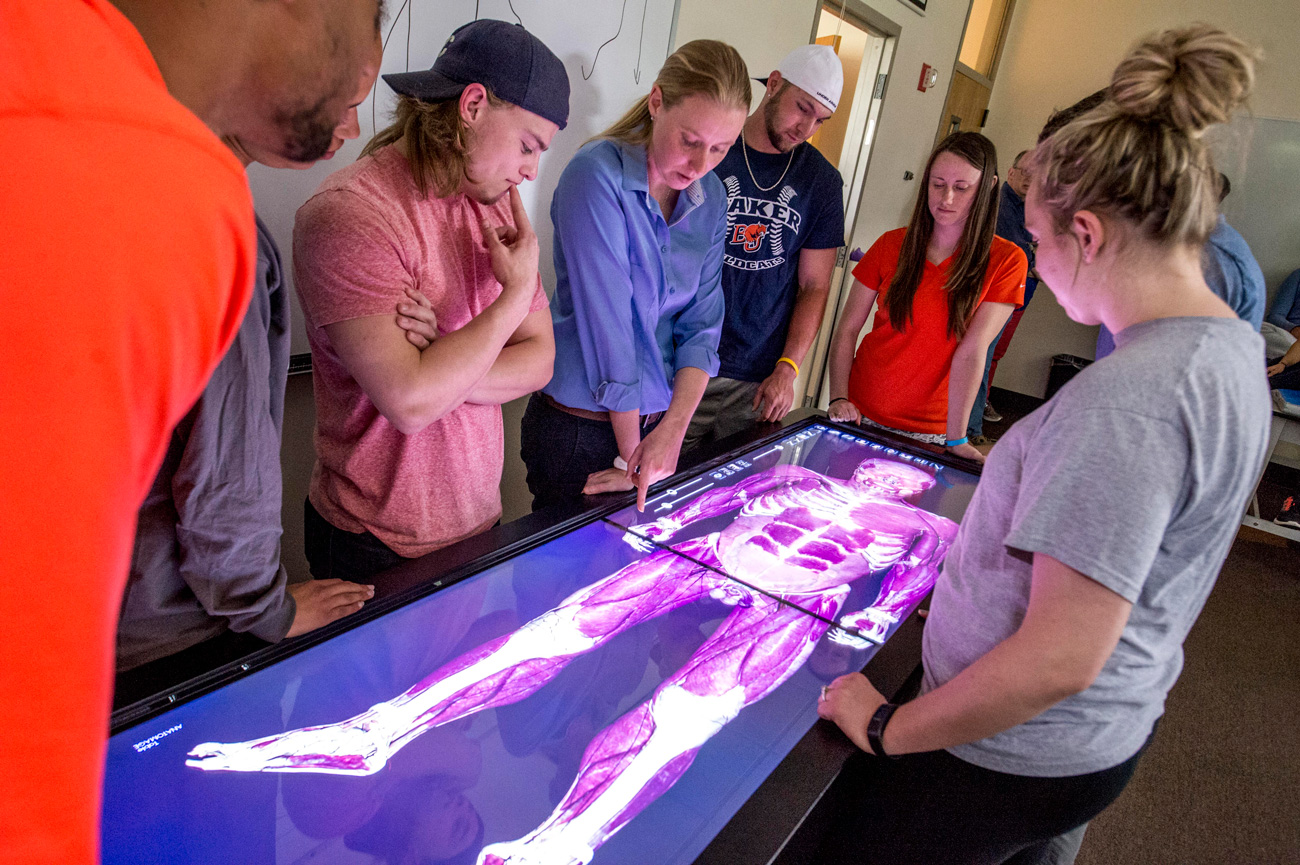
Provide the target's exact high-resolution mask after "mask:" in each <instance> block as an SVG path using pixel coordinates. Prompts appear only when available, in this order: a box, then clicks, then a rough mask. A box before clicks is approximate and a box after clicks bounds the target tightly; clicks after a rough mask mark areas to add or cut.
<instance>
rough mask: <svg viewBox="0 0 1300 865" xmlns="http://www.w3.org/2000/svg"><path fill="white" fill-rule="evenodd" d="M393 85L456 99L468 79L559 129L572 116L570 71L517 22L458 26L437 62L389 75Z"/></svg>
mask: <svg viewBox="0 0 1300 865" xmlns="http://www.w3.org/2000/svg"><path fill="white" fill-rule="evenodd" d="M384 81H385V82H386V83H387V84H388V86H389V87H391V88H393V90H394V91H395V92H397V93H400V94H401V95H403V96H410V97H412V98H413V99H419V100H421V101H424V102H438V101H440V100H443V99H452V98H455V97H457V96H459V95H460V94H461V91H463V90H464V89H465V88H466V87H468V86H469V85H470V84H482V85H483V86H485V87H487V88H488V89H489V90H491V91H492V93H493V95H494V96H496V97H498V98H500V99H504V100H505V101H507V102H509V103H511V104H512V105H518V106H519V107H520V108H522V109H524V110H525V111H531V112H532V113H534V114H536V115H537V116H538V117H544V118H546V119H547V120H549V121H551V122H552V123H554V124H556V125H557V126H559V127H560V128H561V129H563V128H564V127H565V124H567V123H568V122H569V74H568V73H567V72H565V71H564V64H563V63H561V62H560V58H558V57H556V56H555V54H553V53H552V52H551V49H549V48H547V47H546V46H545V45H544V44H542V40H540V39H538V38H537V37H536V36H534V35H533V34H531V33H529V32H528V31H527V30H525V29H524V28H523V27H521V26H520V25H518V24H511V23H509V22H506V21H496V20H493V19H490V18H483V19H480V20H478V21H473V22H471V23H469V24H466V25H464V26H463V27H459V28H457V29H456V32H455V33H452V34H451V36H450V37H449V38H448V39H447V44H446V45H443V46H442V51H440V52H439V53H438V59H437V60H435V61H434V62H433V68H432V69H429V70H427V71H424V72H397V73H394V74H392V75H385V76H384Z"/></svg>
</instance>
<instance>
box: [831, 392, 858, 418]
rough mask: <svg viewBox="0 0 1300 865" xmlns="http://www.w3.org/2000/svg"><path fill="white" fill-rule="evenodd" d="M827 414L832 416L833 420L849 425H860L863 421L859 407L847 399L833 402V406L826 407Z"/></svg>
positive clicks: (841, 398)
mask: <svg viewBox="0 0 1300 865" xmlns="http://www.w3.org/2000/svg"><path fill="white" fill-rule="evenodd" d="M826 413H827V414H828V415H830V418H831V420H838V421H847V422H848V423H860V422H861V421H862V412H860V411H858V407H857V406H855V405H854V404H853V402H852V401H851V400H849V399H847V398H845V397H840V398H837V399H833V400H831V404H830V405H828V406H827V407H826Z"/></svg>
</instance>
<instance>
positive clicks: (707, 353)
mask: <svg viewBox="0 0 1300 865" xmlns="http://www.w3.org/2000/svg"><path fill="white" fill-rule="evenodd" d="M673 363H674V367H673V369H674V371H679V370H681V369H682V368H683V367H688V366H693V367H696V368H697V369H702V370H704V371H705V372H707V373H708V374H709V378H713V377H714V376H716V375H717V374H718V365H719V361H718V352H717V351H716V350H714V349H711V348H709V347H708V346H703V345H683V346H679V347H678V348H677V351H676V352H675V353H674V358H673Z"/></svg>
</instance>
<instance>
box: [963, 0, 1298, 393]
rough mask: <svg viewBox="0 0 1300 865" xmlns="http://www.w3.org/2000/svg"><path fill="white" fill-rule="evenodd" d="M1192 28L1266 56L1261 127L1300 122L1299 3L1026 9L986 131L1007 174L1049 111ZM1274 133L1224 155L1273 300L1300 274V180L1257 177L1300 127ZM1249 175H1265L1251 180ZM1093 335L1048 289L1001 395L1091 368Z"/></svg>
mask: <svg viewBox="0 0 1300 865" xmlns="http://www.w3.org/2000/svg"><path fill="white" fill-rule="evenodd" d="M1195 21H1206V22H1209V23H1211V24H1216V25H1218V26H1221V27H1224V28H1225V29H1227V30H1229V31H1231V32H1233V33H1235V34H1237V35H1238V36H1240V37H1242V38H1243V39H1245V40H1247V41H1248V42H1250V43H1253V44H1255V45H1258V46H1260V47H1262V49H1263V51H1264V54H1265V61H1264V62H1263V63H1262V64H1261V65H1260V67H1259V70H1258V73H1259V77H1258V82H1257V87H1256V93H1255V98H1254V100H1253V110H1254V113H1255V115H1256V116H1258V117H1263V118H1278V119H1281V120H1283V121H1297V120H1300V64H1297V63H1295V62H1294V59H1293V56H1292V55H1293V53H1294V48H1293V43H1294V40H1295V37H1296V35H1297V34H1298V33H1300V3H1297V2H1296V0H1250V2H1248V3H1241V2H1237V0H1146V2H1142V3H1133V2H1132V0H1089V2H1087V3H1080V2H1078V0H1018V2H1017V3H1016V8H1015V12H1014V17H1013V19H1012V22H1011V27H1010V31H1009V32H1008V36H1007V43H1006V46H1005V48H1004V50H1003V55H1002V61H1001V64H1000V65H999V68H998V73H997V80H996V83H995V85H994V88H993V97H992V99H991V100H990V102H989V122H988V126H987V127H985V129H984V133H985V134H986V135H988V136H989V137H990V138H991V139H993V142H994V143H995V144H996V145H997V146H998V152H999V156H1000V157H1001V159H1002V162H1003V170H1004V171H1005V169H1006V167H1007V163H1008V162H1009V161H1010V158H1011V157H1012V156H1014V155H1015V154H1016V152H1017V151H1019V150H1022V149H1024V148H1026V147H1030V146H1032V145H1033V144H1034V141H1035V139H1036V138H1037V135H1038V130H1039V129H1040V128H1041V127H1042V124H1043V122H1044V121H1045V120H1046V119H1047V117H1048V116H1049V115H1050V114H1051V113H1052V111H1053V110H1055V109H1058V108H1064V107H1066V106H1068V105H1070V104H1072V103H1074V102H1075V101H1076V100H1078V99H1080V98H1082V97H1084V96H1086V95H1088V94H1089V93H1092V92H1093V91H1095V90H1097V89H1099V88H1101V87H1104V86H1106V84H1107V83H1109V80H1110V74H1111V71H1112V70H1113V69H1114V67H1115V65H1116V64H1117V63H1118V62H1119V61H1120V59H1121V58H1122V57H1123V56H1124V54H1125V53H1126V52H1127V50H1128V49H1129V48H1130V47H1131V46H1132V45H1133V43H1135V42H1136V41H1137V40H1138V39H1139V38H1141V37H1142V36H1144V35H1146V34H1148V33H1151V32H1154V31H1157V30H1160V29H1163V28H1167V27H1174V26H1179V25H1184V24H1188V23H1191V22H1195ZM1269 126H1270V128H1269V130H1268V131H1269V135H1268V136H1266V137H1260V138H1259V139H1255V140H1252V139H1251V138H1249V137H1245V138H1242V137H1236V138H1235V139H1233V138H1225V139H1221V141H1224V142H1226V145H1227V146H1224V147H1221V148H1219V152H1220V153H1221V158H1220V160H1219V165H1220V168H1221V169H1222V170H1223V171H1224V173H1225V174H1227V175H1228V176H1229V178H1231V179H1232V182H1233V194H1232V196H1231V197H1230V198H1229V199H1228V201H1227V202H1226V203H1225V208H1224V209H1225V213H1226V214H1227V216H1228V218H1229V220H1230V221H1232V222H1233V223H1234V224H1235V225H1236V226H1237V228H1238V229H1239V230H1240V231H1241V232H1242V234H1243V235H1244V236H1245V237H1246V240H1247V242H1249V243H1250V244H1251V246H1252V249H1253V250H1254V251H1255V254H1256V257H1257V258H1258V259H1259V260H1260V265H1261V267H1263V269H1264V273H1265V276H1266V278H1268V282H1269V287H1270V289H1276V286H1277V283H1278V282H1280V281H1281V278H1282V277H1283V276H1285V274H1287V273H1289V272H1290V271H1291V270H1294V269H1295V268H1296V267H1300V204H1297V202H1300V176H1296V175H1295V174H1293V173H1290V172H1285V171H1281V172H1276V173H1275V174H1272V176H1268V177H1261V176H1260V175H1261V174H1262V173H1265V172H1269V173H1272V172H1273V171H1275V170H1276V169H1274V168H1273V166H1275V165H1277V164H1278V157H1277V154H1278V153H1283V152H1285V150H1286V147H1285V145H1286V144H1287V143H1286V142H1281V145H1282V146H1280V145H1279V138H1280V137H1281V136H1283V135H1284V134H1286V133H1287V132H1288V131H1289V130H1291V129H1294V130H1295V131H1294V136H1295V137H1294V143H1293V146H1292V147H1291V149H1292V150H1295V151H1297V152H1300V124H1296V125H1294V126H1291V125H1288V124H1283V125H1282V126H1281V127H1280V128H1279V129H1275V128H1274V126H1275V124H1272V123H1270V124H1269ZM1265 146H1267V147H1268V150H1264V149H1263V148H1264V147H1265ZM1252 165H1254V166H1257V167H1256V169H1255V170H1254V172H1253V173H1252ZM1095 332H1096V328H1085V327H1083V326H1082V325H1078V324H1075V323H1073V322H1071V321H1069V319H1068V318H1066V316H1065V313H1064V311H1063V310H1062V309H1061V307H1060V306H1059V305H1058V304H1057V303H1056V302H1055V299H1054V298H1053V297H1052V296H1051V294H1050V292H1048V291H1045V290H1043V289H1040V290H1039V294H1038V295H1035V299H1034V301H1033V303H1032V304H1030V306H1029V308H1028V310H1027V311H1026V313H1025V317H1024V320H1023V322H1022V323H1021V325H1020V329H1019V330H1018V331H1017V332H1016V337H1015V340H1014V341H1013V342H1012V344H1011V349H1010V350H1009V351H1008V352H1007V356H1006V358H1005V359H1004V360H1003V361H1002V363H1001V365H1000V366H999V367H998V375H997V380H996V381H995V384H996V385H997V386H998V387H1003V388H1008V389H1010V390H1015V391H1020V392H1022V393H1028V394H1034V395H1042V388H1043V385H1044V384H1045V383H1046V379H1047V362H1048V359H1049V358H1050V356H1051V355H1053V354H1059V353H1067V354H1077V355H1082V356H1084V357H1092V345H1093V343H1094V340H1095Z"/></svg>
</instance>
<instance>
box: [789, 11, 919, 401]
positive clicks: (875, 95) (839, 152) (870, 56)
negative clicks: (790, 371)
mask: <svg viewBox="0 0 1300 865" xmlns="http://www.w3.org/2000/svg"><path fill="white" fill-rule="evenodd" d="M858 5H860V4H858ZM853 6H854V4H852V3H851V2H850V3H846V4H845V5H841V4H840V3H836V2H829V0H828V2H825V3H823V4H822V7H821V10H820V12H819V14H818V20H817V29H816V31H815V33H814V41H816V42H817V43H818V44H819V45H829V46H831V48H833V49H835V53H836V54H837V55H839V58H840V62H841V63H842V64H843V66H844V90H843V92H842V93H841V95H840V108H839V110H838V111H836V112H835V113H834V114H832V115H831V117H830V119H829V120H827V121H826V122H825V123H824V124H822V127H821V129H819V130H817V133H816V134H815V135H813V137H812V138H811V139H809V143H810V144H812V145H813V146H814V147H816V148H817V149H818V150H819V151H820V152H821V154H822V155H823V156H825V157H826V159H827V161H829V162H830V163H831V164H832V165H834V166H835V167H836V168H837V169H839V172H840V177H842V178H843V179H844V192H843V195H844V198H843V202H842V203H843V206H844V213H845V219H844V229H845V234H844V237H845V239H846V242H847V239H848V238H851V237H853V230H854V228H855V224H854V223H855V221H856V219H857V214H858V205H859V203H860V201H861V197H862V187H863V184H864V182H865V179H866V173H867V163H868V162H869V160H870V157H871V145H872V142H873V141H874V140H875V137H876V130H877V128H878V125H879V122H880V109H881V106H882V105H883V104H884V100H885V85H886V82H887V81H888V78H889V69H890V62H891V61H892V60H893V56H894V44H895V42H896V38H895V36H894V35H892V34H889V33H887V32H885V31H884V30H882V29H879V28H877V27H874V26H872V25H871V24H869V23H868V22H867V21H866V20H865V19H864V18H863V17H860V16H858V15H855V14H854V12H853ZM845 108H847V109H848V110H847V111H846V110H844V109H845ZM849 267H852V262H850V261H848V258H847V255H846V248H844V247H841V248H840V254H839V257H838V258H837V259H836V262H835V269H834V271H832V273H831V293H830V297H829V298H828V299H827V301H826V313H825V315H824V316H823V318H822V326H821V329H820V330H819V331H818V332H817V339H816V341H814V342H813V346H812V349H811V350H810V351H809V352H808V360H807V361H806V362H805V364H804V366H805V370H804V372H803V374H802V375H801V376H800V381H799V382H797V383H796V386H795V402H794V404H795V405H802V406H811V405H814V404H815V403H816V401H817V399H818V396H819V393H818V392H819V390H820V389H821V381H822V379H823V378H824V377H825V369H826V359H827V353H828V351H829V349H830V329H831V325H832V324H833V323H834V321H835V314H836V311H837V310H838V309H839V307H840V304H841V301H842V294H843V291H844V285H843V284H844V277H845V273H846V272H847V269H848V268H849Z"/></svg>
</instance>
